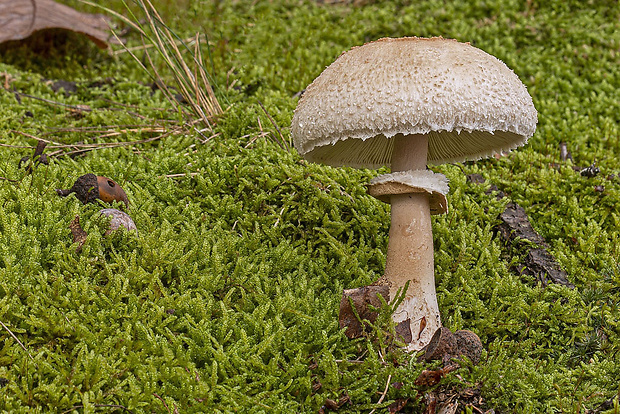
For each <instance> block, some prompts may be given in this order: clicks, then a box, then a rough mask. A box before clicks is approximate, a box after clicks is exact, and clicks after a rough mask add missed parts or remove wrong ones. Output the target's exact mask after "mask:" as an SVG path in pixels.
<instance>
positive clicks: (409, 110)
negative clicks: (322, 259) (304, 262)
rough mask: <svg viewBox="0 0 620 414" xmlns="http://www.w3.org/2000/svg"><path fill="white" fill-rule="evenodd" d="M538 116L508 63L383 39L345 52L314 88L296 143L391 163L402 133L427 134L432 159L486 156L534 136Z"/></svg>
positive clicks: (357, 161)
mask: <svg viewBox="0 0 620 414" xmlns="http://www.w3.org/2000/svg"><path fill="white" fill-rule="evenodd" d="M536 123H537V112H536V109H535V108H534V104H533V103H532V98H531V97H530V95H529V93H528V92H527V89H526V87H525V86H524V85H523V83H522V82H521V81H520V80H519V78H518V77H517V75H516V74H515V73H514V72H513V71H512V70H511V69H509V68H508V67H507V66H506V65H505V64H504V63H503V62H502V61H500V60H499V59H497V58H496V57H494V56H491V55H489V54H488V53H486V52H484V51H482V50H480V49H477V48H475V47H473V46H471V45H470V44H469V43H460V42H457V41H456V40H451V39H444V38H441V37H434V38H430V39H425V38H417V37H407V38H400V39H391V38H384V39H380V40H377V41H374V42H371V43H367V44H365V45H363V46H359V47H354V48H352V49H351V50H349V51H348V52H345V53H343V54H342V55H340V57H339V58H338V59H336V61H335V62H334V63H332V64H331V65H330V66H329V67H327V68H326V69H325V70H324V71H323V73H321V74H320V75H319V76H318V77H317V78H316V79H315V80H314V81H313V82H312V84H310V85H309V86H308V88H307V89H306V91H305V92H304V94H303V95H302V97H301V99H300V101H299V103H298V105H297V108H296V109H295V114H294V116H293V121H292V125H291V131H292V136H293V141H294V144H295V148H297V150H298V151H299V153H300V154H302V155H303V156H304V157H305V158H306V159H308V160H309V161H314V162H321V163H324V164H328V165H333V166H340V165H348V166H352V167H368V168H377V167H380V166H383V165H386V166H390V164H391V157H392V151H393V145H394V140H392V139H390V138H392V137H394V136H395V135H396V134H403V135H412V136H411V137H410V139H415V135H416V134H428V138H429V148H428V163H430V164H441V163H445V162H458V161H465V160H474V159H480V158H483V157H487V156H491V155H493V154H495V153H498V152H501V151H508V150H511V149H514V148H516V147H518V146H520V145H523V144H525V143H526V142H527V139H528V138H529V137H531V136H532V135H533V134H534V131H535V130H536Z"/></svg>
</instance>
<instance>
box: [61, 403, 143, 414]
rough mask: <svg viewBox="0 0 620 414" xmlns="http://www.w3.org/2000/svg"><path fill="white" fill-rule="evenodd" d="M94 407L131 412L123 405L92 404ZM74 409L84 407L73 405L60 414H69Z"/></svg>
mask: <svg viewBox="0 0 620 414" xmlns="http://www.w3.org/2000/svg"><path fill="white" fill-rule="evenodd" d="M94 406H95V407H99V408H102V407H106V408H121V409H123V410H125V411H127V412H130V413H132V412H133V411H131V410H130V409H129V408H127V407H125V406H123V405H120V404H94ZM76 408H84V406H83V405H81V404H79V405H74V406H73V407H71V408H69V409H68V410H67V411H63V412H62V413H61V414H67V413H70V412H71V411H73V410H75V409H76Z"/></svg>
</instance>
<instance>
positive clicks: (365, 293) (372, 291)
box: [338, 285, 390, 339]
mask: <svg viewBox="0 0 620 414" xmlns="http://www.w3.org/2000/svg"><path fill="white" fill-rule="evenodd" d="M378 295H381V296H383V299H385V301H386V302H388V301H389V300H390V298H389V296H390V289H389V286H387V285H373V286H363V287H360V288H355V289H345V290H344V291H343V292H342V299H341V301H340V314H339V315H338V321H339V323H340V329H342V328H345V327H346V328H347V329H346V331H345V335H346V336H347V337H348V338H349V339H354V338H359V337H361V336H363V334H364V331H365V329H366V326H364V324H363V323H362V322H361V321H360V320H359V319H358V318H357V316H356V315H355V312H354V311H353V309H352V308H351V302H352V303H353V306H354V307H355V311H356V312H357V314H358V315H359V317H360V319H361V320H362V321H363V320H368V321H369V322H371V323H372V322H374V321H376V320H377V316H378V312H377V311H373V310H372V309H370V306H369V305H371V306H373V307H374V308H380V307H381V306H382V303H381V300H380V299H379V297H378ZM349 299H351V302H349Z"/></svg>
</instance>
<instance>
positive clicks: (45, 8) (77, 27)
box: [0, 0, 114, 49]
mask: <svg viewBox="0 0 620 414" xmlns="http://www.w3.org/2000/svg"><path fill="white" fill-rule="evenodd" d="M44 29H65V30H70V31H73V32H77V33H81V34H84V35H86V36H88V37H89V38H90V39H91V40H92V41H93V42H95V44H96V45H97V46H99V47H100V48H102V49H105V48H107V47H108V43H110V42H111V40H112V39H111V37H110V35H109V34H108V33H107V30H108V29H109V26H108V23H107V21H106V17H104V16H102V15H97V14H88V13H81V12H78V11H77V10H74V9H72V8H71V7H69V6H65V5H64V4H60V3H56V2H55V1H53V0H0V43H3V42H6V41H9V40H22V39H25V38H27V37H28V36H30V35H31V34H33V33H34V32H36V31H39V30H44ZM112 42H114V41H112Z"/></svg>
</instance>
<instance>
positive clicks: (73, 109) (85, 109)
mask: <svg viewBox="0 0 620 414" xmlns="http://www.w3.org/2000/svg"><path fill="white" fill-rule="evenodd" d="M15 94H16V95H19V96H23V97H24V98H30V99H35V100H37V101H41V102H45V103H47V104H50V105H55V106H60V107H63V108H66V109H67V110H69V111H71V112H91V111H92V108H91V107H90V106H88V105H68V104H64V103H62V102H57V101H52V100H50V99H45V98H39V97H38V96H34V95H29V94H27V93H23V92H15Z"/></svg>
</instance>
